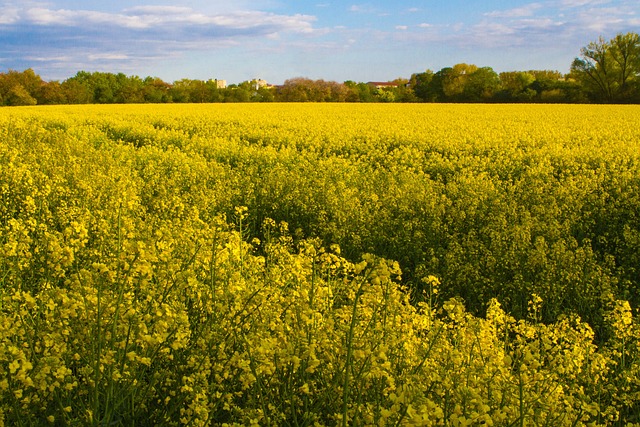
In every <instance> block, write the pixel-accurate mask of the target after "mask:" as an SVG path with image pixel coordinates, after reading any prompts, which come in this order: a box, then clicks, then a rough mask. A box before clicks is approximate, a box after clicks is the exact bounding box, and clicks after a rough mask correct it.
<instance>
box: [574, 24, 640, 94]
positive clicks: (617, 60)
mask: <svg viewBox="0 0 640 427" xmlns="http://www.w3.org/2000/svg"><path fill="white" fill-rule="evenodd" d="M580 54H581V55H580V56H581V57H580V58H576V59H575V60H574V61H573V64H572V65H571V71H572V73H573V74H574V75H576V77H577V78H578V79H579V80H580V81H581V82H582V84H583V85H584V86H585V88H586V90H587V93H588V94H589V96H590V97H592V99H594V100H596V101H600V102H639V101H640V81H639V80H638V79H639V78H640V36H638V34H636V33H628V34H618V35H617V36H616V37H614V38H613V39H611V40H609V41H606V40H605V39H604V38H602V37H600V39H599V40H598V41H596V42H591V43H589V44H588V45H587V46H586V47H584V48H582V50H581V51H580Z"/></svg>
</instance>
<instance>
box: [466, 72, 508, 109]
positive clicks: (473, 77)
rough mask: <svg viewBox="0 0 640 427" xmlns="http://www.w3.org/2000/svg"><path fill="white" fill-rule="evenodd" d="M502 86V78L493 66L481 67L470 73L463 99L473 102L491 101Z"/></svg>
mask: <svg viewBox="0 0 640 427" xmlns="http://www.w3.org/2000/svg"><path fill="white" fill-rule="evenodd" d="M499 88H500V78H499V77H498V74H497V73H496V72H495V71H493V68H491V67H481V68H478V69H477V70H475V71H473V72H472V73H470V74H469V75H468V77H467V79H466V81H465V82H464V88H463V90H462V94H463V99H464V100H465V101H471V102H487V101H490V100H491V99H492V98H493V96H494V94H495V93H496V92H497V91H498V89H499Z"/></svg>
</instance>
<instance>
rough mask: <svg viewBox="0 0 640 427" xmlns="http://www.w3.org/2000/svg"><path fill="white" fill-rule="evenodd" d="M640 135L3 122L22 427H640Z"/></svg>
mask: <svg viewBox="0 0 640 427" xmlns="http://www.w3.org/2000/svg"><path fill="white" fill-rule="evenodd" d="M639 118H640V108H638V107H637V106H575V105H572V106H551V105H546V106H545V105H536V106H533V105H379V104H376V105H360V104H359V105H345V104H340V105H335V104H323V105H318V104H272V105H271V104H270V105H259V104H251V105H240V104H234V105H220V104H218V105H198V106H195V105H180V106H176V105H162V106H159V105H154V106H144V105H136V106H95V105H92V106H64V107H30V108H11V109H9V108H7V109H2V110H0V232H1V233H0V424H2V425H7V426H14V425H23V426H30V425H34V426H42V425H60V426H63V425H72V426H85V425H93V426H107V425H109V426H111V425H121V426H133V425H139V426H144V425H167V426H171V425H176V426H177V425H195V426H208V425H216V426H234V425H235V426H239V425H260V426H262V425H265V426H268V425H271V426H287V425H291V426H294V425H295V426H334V425H342V426H347V425H350V426H351V425H361V426H369V425H371V426H431V425H433V426H438V425H442V426H465V425H495V426H525V425H526V426H537V425H552V426H569V425H571V426H574V425H594V426H596V425H602V426H604V425H624V426H627V425H640V404H639V403H638V402H640V358H639V355H640V322H639V321H638V314H637V307H638V304H639V303H640V295H639V294H638V286H640V269H639V268H638V266H639V265H640V255H639V254H640V128H639V127H638V126H637V123H638V119H639ZM634 423H635V424H634Z"/></svg>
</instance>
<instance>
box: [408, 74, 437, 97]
mask: <svg viewBox="0 0 640 427" xmlns="http://www.w3.org/2000/svg"><path fill="white" fill-rule="evenodd" d="M432 80H433V71H431V70H427V71H425V72H423V73H416V74H412V75H411V79H409V84H410V85H411V87H412V88H413V93H414V94H415V96H416V97H417V98H418V99H420V100H421V101H425V102H433V101H434V99H433V94H432V93H431V90H430V84H431V81H432Z"/></svg>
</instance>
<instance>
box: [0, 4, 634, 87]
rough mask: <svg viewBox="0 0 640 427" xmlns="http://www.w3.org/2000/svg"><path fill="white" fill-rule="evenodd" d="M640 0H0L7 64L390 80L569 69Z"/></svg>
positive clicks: (55, 71)
mask: <svg viewBox="0 0 640 427" xmlns="http://www.w3.org/2000/svg"><path fill="white" fill-rule="evenodd" d="M628 31H634V32H638V31H640V1H639V0H539V1H535V2H532V1H526V0H525V1H523V0H509V1H506V0H486V1H473V0H466V1H465V0H423V1H418V0H395V1H367V0H362V1H346V2H338V1H332V0H311V1H309V0H297V1H296V0H264V1H262V0H254V1H245V0H238V1H235V0H234V1H217V0H214V1H194V0H190V1H182V2H179V1H177V0H142V1H122V0H107V1H104V0H99V1H98V0H53V1H30V0H0V72H4V71H6V70H8V69H15V70H23V69H25V68H33V69H34V70H35V71H36V72H37V73H38V74H40V75H41V76H42V77H43V78H45V79H47V80H52V79H57V80H63V79H66V78H68V77H71V76H72V75H74V74H75V73H76V72H77V71H79V70H85V71H108V72H123V73H125V74H128V75H132V74H135V75H139V76H141V77H144V76H148V75H151V76H157V77H160V78H162V79H164V80H166V81H169V82H171V81H174V80H178V79H180V78H191V79H209V78H218V79H225V80H227V81H228V82H230V83H239V82H241V81H244V80H250V79H253V78H262V79H266V80H267V81H269V82H272V83H282V82H283V81H284V80H285V79H287V78H291V77H301V76H303V77H309V78H313V79H320V78H322V79H325V80H336V81H340V82H341V81H345V80H355V81H370V80H376V81H382V80H391V79H394V78H397V77H409V76H410V75H411V74H412V73H414V72H421V71H424V70H426V69H432V70H434V71H437V70H439V69H441V68H443V67H446V66H451V65H454V64H456V63H459V62H467V63H473V64H476V65H478V66H490V67H493V68H494V69H495V70H496V71H498V72H500V71H508V70H527V69H553V70H559V71H561V72H567V71H568V69H569V65H570V64H571V61H572V60H573V58H574V57H576V56H578V55H579V52H580V48H581V47H582V46H585V45H586V44H587V43H589V42H590V41H594V40H597V39H598V37H599V36H604V37H605V38H611V37H613V36H614V35H615V34H616V33H619V32H622V33H625V32H628Z"/></svg>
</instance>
